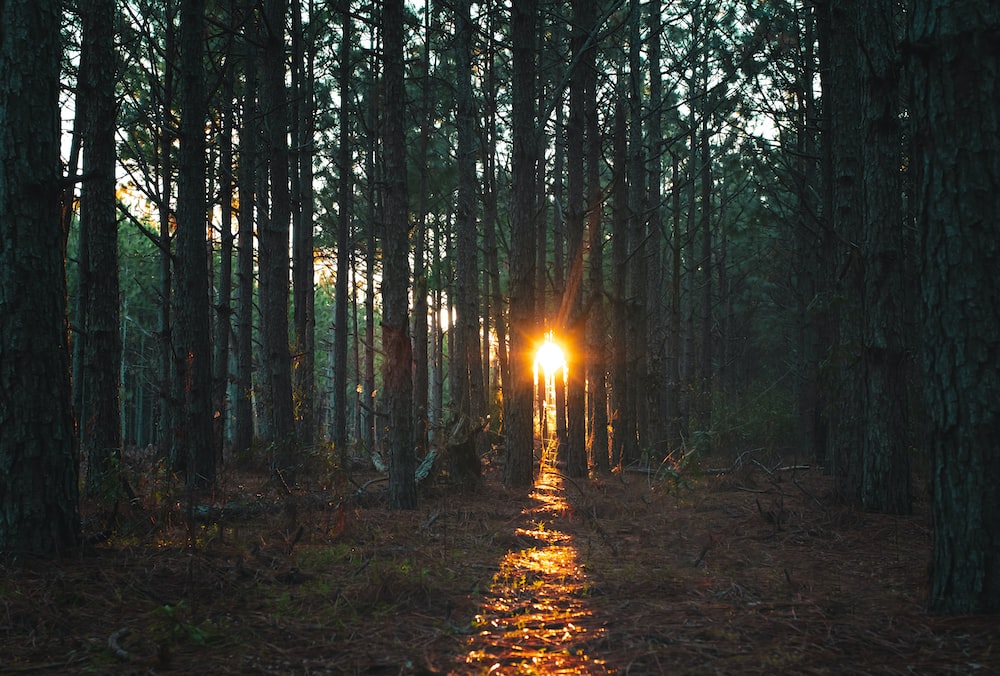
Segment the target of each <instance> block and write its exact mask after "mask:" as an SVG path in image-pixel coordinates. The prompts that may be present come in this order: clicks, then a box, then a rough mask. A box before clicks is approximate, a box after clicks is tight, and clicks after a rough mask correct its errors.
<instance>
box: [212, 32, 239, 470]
mask: <svg viewBox="0 0 1000 676" xmlns="http://www.w3.org/2000/svg"><path fill="white" fill-rule="evenodd" d="M235 58H236V54H235V49H231V50H230V53H229V54H228V55H227V58H226V67H225V72H224V73H223V75H222V111H221V118H222V119H221V127H220V129H219V136H218V139H219V141H218V143H219V214H220V216H221V219H220V223H219V276H218V280H217V282H216V301H215V354H214V355H213V358H212V363H213V365H214V367H215V373H214V374H213V377H212V380H213V383H212V387H213V394H212V400H213V404H212V406H213V409H214V411H215V412H214V413H213V416H214V419H215V422H214V429H213V433H214V442H213V444H214V447H215V449H216V450H217V451H220V452H221V450H222V448H223V447H224V446H225V440H226V423H227V421H228V420H229V417H230V411H229V403H228V401H229V397H228V394H229V367H230V364H229V356H230V351H231V344H232V341H231V339H230V338H231V336H232V335H233V243H234V241H235V238H234V236H233V203H234V199H233V197H234V191H233V128H234V125H235V119H236V111H235V105H234V97H235V91H234V90H235V86H236V68H235V67H234V65H233V61H234V60H235ZM220 458H221V455H220Z"/></svg>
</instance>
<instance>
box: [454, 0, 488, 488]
mask: <svg viewBox="0 0 1000 676" xmlns="http://www.w3.org/2000/svg"><path fill="white" fill-rule="evenodd" d="M455 28H456V35H455V65H456V73H455V82H456V85H455V102H456V106H457V110H456V114H455V124H456V126H457V132H458V139H457V141H458V147H457V150H456V154H457V156H458V208H457V212H456V214H455V231H456V237H455V239H456V251H455V273H456V274H455V305H456V307H457V310H458V317H457V322H456V326H455V333H456V347H457V348H458V349H457V350H456V354H455V355H454V356H455V358H454V360H453V362H452V373H453V374H455V376H456V378H455V382H456V384H457V387H456V388H455V391H454V392H453V393H452V395H453V401H454V402H455V415H456V418H457V419H458V420H460V421H461V420H463V419H464V420H465V430H464V432H465V433H471V430H472V429H474V428H477V427H478V426H479V424H480V422H479V421H480V420H481V418H482V416H483V409H484V408H485V401H484V400H483V382H482V381H483V378H482V362H481V356H480V345H479V284H478V283H477V282H476V275H477V274H478V272H479V270H480V266H479V265H477V262H478V255H477V253H478V252H477V241H476V239H477V237H476V236H477V230H478V229H477V227H476V200H475V197H476V146H475V129H474V127H473V120H474V116H475V114H476V111H475V107H474V101H473V98H472V33H473V30H472V18H471V16H470V2H469V0H457V1H456V2H455ZM451 453H452V458H451V459H450V460H451V470H452V476H453V479H454V480H456V481H457V482H459V484H461V485H468V484H471V483H472V482H474V481H475V480H476V479H477V478H478V477H479V473H480V467H479V457H478V455H477V453H476V445H475V443H463V444H457V445H455V446H454V447H453V448H452V449H451Z"/></svg>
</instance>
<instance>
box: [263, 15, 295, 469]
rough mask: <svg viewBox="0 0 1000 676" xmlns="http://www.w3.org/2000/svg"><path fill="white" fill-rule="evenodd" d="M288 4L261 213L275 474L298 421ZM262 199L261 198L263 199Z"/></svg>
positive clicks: (268, 89) (269, 86)
mask: <svg viewBox="0 0 1000 676" xmlns="http://www.w3.org/2000/svg"><path fill="white" fill-rule="evenodd" d="M287 15H288V0H267V1H266V2H265V3H264V17H263V19H264V34H263V36H262V47H261V53H260V56H261V59H262V69H261V86H260V107H261V114H262V116H263V125H264V146H265V154H266V162H267V165H266V166H267V183H266V185H267V188H268V196H269V199H268V200H267V205H268V211H267V213H266V214H265V213H263V212H262V211H259V212H258V214H259V215H260V223H259V226H258V228H259V230H258V232H259V235H258V237H259V241H260V252H259V256H260V263H259V270H260V272H259V276H260V316H261V321H260V332H261V342H262V346H263V351H264V353H263V355H262V359H261V362H262V365H263V371H264V389H265V397H264V400H265V402H266V404H265V406H266V415H267V416H268V419H269V422H270V425H269V426H268V440H269V441H271V442H272V443H274V445H275V446H274V457H273V460H272V462H273V464H274V467H275V469H278V470H290V469H292V465H293V461H292V457H291V450H292V449H291V446H292V441H293V435H294V433H295V429H294V418H293V410H292V367H291V353H290V352H289V347H288V335H289V331H288V266H289V252H288V229H289V223H290V219H291V199H290V196H289V187H288V170H289V162H288V97H287V93H286V91H285V18H286V16H287ZM259 197H261V195H260V194H258V198H259Z"/></svg>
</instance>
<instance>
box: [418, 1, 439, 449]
mask: <svg viewBox="0 0 1000 676" xmlns="http://www.w3.org/2000/svg"><path fill="white" fill-rule="evenodd" d="M427 10H428V11H427V12H426V13H425V14H424V44H423V48H424V51H423V58H422V59H421V64H420V68H421V72H420V78H421V87H420V138H419V141H418V143H417V156H416V158H415V161H416V164H417V166H419V167H426V166H427V157H428V148H429V147H430V136H431V129H432V128H433V126H434V119H433V117H434V116H435V111H434V104H433V101H432V97H431V91H432V90H431V76H430V68H431V58H432V56H431V42H432V36H433V35H434V34H436V33H437V28H438V27H437V26H436V25H435V26H434V27H433V28H432V26H431V15H432V14H433V13H434V12H433V9H432V7H431V6H430V5H428V7H427ZM435 23H436V22H435ZM428 174H429V172H427V171H420V172H418V174H417V190H416V192H417V194H416V200H417V206H416V223H414V228H413V423H414V425H415V427H416V433H417V457H424V456H425V455H426V454H427V449H428V442H429V440H430V419H429V416H428V408H429V397H430V362H429V359H430V354H429V349H428V347H429V340H430V336H429V331H428V324H427V313H428V301H427V294H428V284H427V280H428V274H429V269H428V266H427V216H428V213H427V212H428V208H429V207H428V204H429V199H428V193H429V192H430V190H429V189H428V183H429V181H430V179H429V176H428Z"/></svg>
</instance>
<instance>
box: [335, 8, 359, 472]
mask: <svg viewBox="0 0 1000 676" xmlns="http://www.w3.org/2000/svg"><path fill="white" fill-rule="evenodd" d="M341 20H342V28H341V30H342V31H343V34H342V35H341V40H340V54H339V57H340V64H339V70H338V82H339V87H340V115H339V120H340V133H339V144H340V147H339V149H338V153H337V157H338V160H337V165H338V166H337V169H338V172H339V174H340V175H339V176H338V178H337V181H338V189H337V190H338V192H337V194H338V196H339V197H338V204H337V281H336V286H335V288H334V301H333V303H334V305H333V307H334V316H333V325H334V336H333V434H332V438H333V447H334V449H335V450H336V451H337V453H338V455H339V456H340V460H341V463H342V464H343V463H345V462H346V461H347V396H348V391H347V383H348V381H347V340H348V326H347V308H348V305H349V304H350V299H349V298H348V294H349V287H348V281H349V278H348V270H350V268H351V248H352V243H351V216H352V214H353V211H354V171H353V169H354V166H353V162H352V148H351V110H352V106H351V96H352V93H351V77H352V75H353V72H352V69H351V40H352V35H353V34H354V32H353V19H352V18H351V12H350V6H349V3H344V8H343V11H342V12H341Z"/></svg>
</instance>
